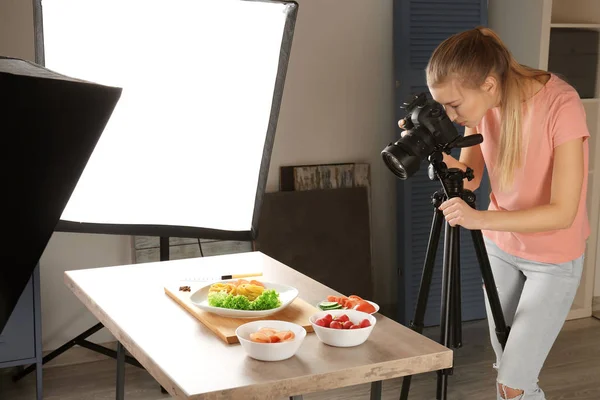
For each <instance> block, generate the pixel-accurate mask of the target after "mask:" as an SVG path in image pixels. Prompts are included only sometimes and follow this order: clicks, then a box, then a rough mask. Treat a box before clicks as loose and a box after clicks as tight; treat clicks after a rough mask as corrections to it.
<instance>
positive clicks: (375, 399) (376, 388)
mask: <svg viewBox="0 0 600 400" xmlns="http://www.w3.org/2000/svg"><path fill="white" fill-rule="evenodd" d="M382 391H383V382H382V381H377V382H372V383H371V400H381V392H382Z"/></svg>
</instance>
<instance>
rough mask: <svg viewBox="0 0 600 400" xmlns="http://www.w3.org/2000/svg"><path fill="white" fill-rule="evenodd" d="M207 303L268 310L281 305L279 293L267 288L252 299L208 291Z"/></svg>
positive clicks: (217, 305) (233, 307)
mask: <svg viewBox="0 0 600 400" xmlns="http://www.w3.org/2000/svg"><path fill="white" fill-rule="evenodd" d="M208 304H209V305H210V306H212V307H221V308H231V309H235V310H270V309H273V308H277V307H279V306H280V305H281V301H280V300H279V294H278V293H277V291H275V289H267V290H265V291H263V292H262V294H261V295H260V296H258V297H257V298H256V299H255V300H254V301H250V300H248V298H247V297H246V296H243V295H236V296H233V295H231V294H227V292H210V293H209V294H208Z"/></svg>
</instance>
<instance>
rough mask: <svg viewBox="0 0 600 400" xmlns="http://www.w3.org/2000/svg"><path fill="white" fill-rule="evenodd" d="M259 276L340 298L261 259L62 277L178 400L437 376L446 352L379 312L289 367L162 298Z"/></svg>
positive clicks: (447, 359) (306, 349)
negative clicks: (252, 353)
mask: <svg viewBox="0 0 600 400" xmlns="http://www.w3.org/2000/svg"><path fill="white" fill-rule="evenodd" d="M251 272H262V273H263V276H262V277H261V278H260V279H262V280H264V281H271V282H279V283H284V284H288V285H291V286H294V287H296V288H297V289H298V290H299V297H300V298H302V299H304V300H306V301H307V302H309V303H310V304H317V303H318V302H319V301H322V300H323V299H325V298H326V297H327V296H328V295H331V294H334V295H339V293H338V292H337V291H335V290H333V289H331V288H329V287H327V286H325V285H323V284H321V283H319V282H317V281H315V280H313V279H311V278H309V277H307V276H305V275H303V274H301V273H299V272H297V271H295V270H293V269H292V268H289V267H288V266H286V265H284V264H282V263H280V262H278V261H277V260H275V259H273V258H271V257H269V256H267V255H265V254H263V253H261V252H259V251H254V252H248V253H238V254H228V255H220V256H212V257H205V258H192V259H183V260H172V261H162V262H153V263H143V264H133V265H123V266H113V267H102V268H92V269H84V270H76V271H67V272H65V283H66V285H67V286H68V287H69V288H70V289H71V290H72V291H73V293H74V294H75V295H76V296H77V297H78V298H79V299H80V300H81V301H82V302H83V303H84V305H85V306H86V307H87V308H88V309H89V310H90V311H91V312H92V313H93V314H94V315H95V317H96V318H97V319H98V321H100V322H101V323H102V324H103V325H104V326H105V327H106V328H107V329H108V330H109V331H110V332H111V333H112V334H113V335H114V336H115V337H116V338H117V340H119V341H120V342H121V343H122V344H123V346H124V347H125V348H126V349H127V350H128V351H129V352H130V353H131V354H132V355H133V356H134V357H135V358H136V359H137V360H138V361H139V362H140V364H142V365H143V366H144V368H145V369H146V370H147V371H148V372H149V373H150V374H151V375H152V376H153V377H154V378H155V379H156V380H157V381H158V382H159V383H160V384H161V385H162V386H163V387H164V388H165V389H166V390H167V391H169V393H170V394H171V395H172V396H174V397H176V398H182V399H233V398H252V397H255V398H276V397H278V396H280V397H283V396H293V395H301V394H308V393H311V392H317V391H323V390H329V389H335V388H340V387H345V386H350V385H356V384H361V383H368V382H373V381H380V380H385V379H391V378H396V377H401V376H405V375H414V374H418V373H424V372H431V371H436V370H439V369H443V368H449V367H451V366H452V350H450V349H448V348H446V347H444V346H442V345H440V344H439V343H437V342H435V341H433V340H431V339H429V338H427V337H425V336H423V335H420V334H418V333H416V332H414V331H412V330H411V329H409V328H407V327H405V326H403V325H401V324H399V323H397V322H395V321H394V320H392V319H389V318H387V317H385V316H383V315H381V314H375V316H376V318H377V325H376V326H375V328H374V329H373V332H372V334H371V336H370V337H369V339H368V340H367V342H365V343H363V344H362V345H360V346H357V347H351V348H336V347H330V346H327V345H325V344H324V343H322V342H320V341H319V339H318V338H317V337H316V334H314V333H309V334H308V335H307V337H306V339H305V341H304V343H303V344H302V346H301V347H300V349H299V351H298V353H296V355H295V356H294V357H292V358H290V359H288V360H284V361H278V362H263V361H257V360H254V359H252V358H250V357H248V356H247V355H246V353H245V352H244V350H243V349H242V347H241V345H239V344H226V343H225V342H223V341H222V340H221V339H220V338H218V337H217V336H216V335H215V334H214V333H212V332H211V331H210V330H209V329H208V328H206V327H205V326H204V325H203V324H202V323H201V322H200V321H198V320H197V319H195V318H194V317H193V316H192V315H191V314H190V313H188V312H187V311H185V310H184V309H183V308H182V307H181V306H179V305H178V304H177V303H176V302H175V301H174V300H173V299H171V298H170V297H168V296H167V295H166V294H165V292H164V286H165V285H166V284H169V283H177V282H180V281H184V280H186V279H190V278H194V277H205V276H220V275H225V274H239V273H251Z"/></svg>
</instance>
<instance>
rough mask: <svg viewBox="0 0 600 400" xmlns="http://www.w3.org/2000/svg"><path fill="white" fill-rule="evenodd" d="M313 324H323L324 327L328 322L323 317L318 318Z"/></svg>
mask: <svg viewBox="0 0 600 400" xmlns="http://www.w3.org/2000/svg"><path fill="white" fill-rule="evenodd" d="M315 324H317V325H319V326H324V327H327V326H329V322H327V320H325V318H319V319H318V320H316V321H315Z"/></svg>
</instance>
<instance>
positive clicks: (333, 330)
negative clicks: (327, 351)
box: [309, 310, 377, 347]
mask: <svg viewBox="0 0 600 400" xmlns="http://www.w3.org/2000/svg"><path fill="white" fill-rule="evenodd" d="M309 322H310V323H311V325H312V327H313V329H314V331H315V334H316V335H317V337H318V338H319V340H320V341H322V342H323V343H325V344H327V345H329V346H334V347H353V346H358V345H360V344H363V343H364V342H366V341H367V339H368V338H369V336H370V335H371V332H373V328H374V327H375V324H376V323H377V319H376V318H375V317H374V316H372V315H371V314H369V313H366V312H362V311H357V310H327V311H320V312H318V313H316V314H314V315H312V316H311V317H310V318H309Z"/></svg>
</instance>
